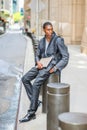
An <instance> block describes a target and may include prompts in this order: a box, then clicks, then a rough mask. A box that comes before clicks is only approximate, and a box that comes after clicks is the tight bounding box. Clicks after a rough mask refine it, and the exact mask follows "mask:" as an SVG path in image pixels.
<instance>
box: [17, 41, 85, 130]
mask: <svg viewBox="0 0 87 130" xmlns="http://www.w3.org/2000/svg"><path fill="white" fill-rule="evenodd" d="M27 40H28V42H27V50H26V57H25V68H24V73H25V72H26V71H27V70H29V69H30V68H31V67H32V66H33V65H34V58H33V57H34V53H33V47H32V43H31V40H30V39H27ZM68 48H69V53H70V61H69V64H68V66H67V67H66V68H65V69H64V70H63V71H62V82H64V83H69V84H70V86H71V87H70V111H71V112H83V113H87V102H86V99H87V82H86V81H87V78H86V77H87V76H86V75H87V56H86V55H84V54H81V53H80V46H74V45H73V46H72V45H69V46H68ZM40 98H41V97H40ZM28 106H29V101H28V98H27V96H26V92H25V90H24V87H22V89H21V97H20V106H19V114H18V120H19V119H20V118H22V117H23V116H24V115H25V114H26V112H27V109H28ZM36 114H37V118H36V119H35V120H32V121H30V122H26V123H19V121H18V120H17V128H16V130H46V114H43V113H42V108H41V107H39V109H38V111H37V113H36Z"/></svg>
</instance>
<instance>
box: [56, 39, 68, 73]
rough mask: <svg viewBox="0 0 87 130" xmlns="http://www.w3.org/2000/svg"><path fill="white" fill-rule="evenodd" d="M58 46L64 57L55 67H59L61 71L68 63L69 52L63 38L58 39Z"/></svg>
mask: <svg viewBox="0 0 87 130" xmlns="http://www.w3.org/2000/svg"><path fill="white" fill-rule="evenodd" d="M57 46H58V49H59V52H60V54H61V56H62V58H61V60H60V61H59V62H58V63H57V64H56V65H55V66H54V67H55V68H56V69H58V70H59V71H61V70H62V69H63V68H64V67H65V66H66V65H67V64H68V61H69V53H68V48H67V46H66V45H65V44H64V39H63V38H58V39H57Z"/></svg>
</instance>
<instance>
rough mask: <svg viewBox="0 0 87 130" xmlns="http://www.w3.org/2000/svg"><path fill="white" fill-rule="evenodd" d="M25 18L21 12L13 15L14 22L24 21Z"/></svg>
mask: <svg viewBox="0 0 87 130" xmlns="http://www.w3.org/2000/svg"><path fill="white" fill-rule="evenodd" d="M23 17H24V16H22V15H21V14H20V12H16V13H14V14H13V18H14V22H19V21H21V20H22V19H23Z"/></svg>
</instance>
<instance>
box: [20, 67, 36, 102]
mask: <svg viewBox="0 0 87 130" xmlns="http://www.w3.org/2000/svg"><path fill="white" fill-rule="evenodd" d="M37 74H38V69H37V68H36V67H33V68H31V70H30V71H28V72H27V73H26V74H25V75H24V76H23V77H22V83H23V85H24V87H25V90H26V93H27V96H28V98H29V99H30V100H31V96H32V84H31V82H30V81H32V80H33V79H34V78H35V77H36V76H37Z"/></svg>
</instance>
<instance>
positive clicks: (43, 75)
mask: <svg viewBox="0 0 87 130" xmlns="http://www.w3.org/2000/svg"><path fill="white" fill-rule="evenodd" d="M49 75H50V73H49V72H48V71H47V70H46V69H42V70H39V73H38V75H37V76H36V79H35V81H34V83H33V94H32V97H31V104H30V110H33V111H35V112H36V110H37V108H38V98H39V93H40V88H41V86H42V84H43V83H44V81H45V80H46V79H47V78H48V77H49Z"/></svg>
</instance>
